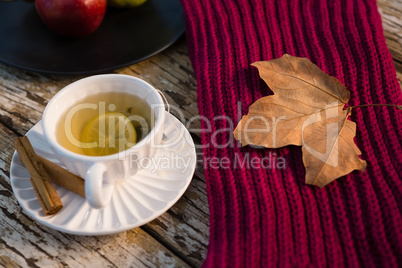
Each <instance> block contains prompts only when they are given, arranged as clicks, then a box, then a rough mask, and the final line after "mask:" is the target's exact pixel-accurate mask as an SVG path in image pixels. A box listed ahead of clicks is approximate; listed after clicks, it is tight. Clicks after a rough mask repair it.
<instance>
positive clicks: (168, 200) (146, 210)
mask: <svg viewBox="0 0 402 268" xmlns="http://www.w3.org/2000/svg"><path fill="white" fill-rule="evenodd" d="M166 118H167V120H166V123H165V130H164V139H163V141H162V145H163V147H162V148H161V149H159V150H158V151H157V153H156V154H155V155H154V156H153V159H156V161H154V162H152V161H149V162H147V161H144V162H143V163H142V166H143V167H144V169H142V170H140V171H139V172H138V173H137V174H136V175H135V176H133V177H132V178H130V179H127V180H125V181H123V182H122V183H120V184H118V185H116V187H115V189H114V193H113V197H112V201H111V203H110V204H109V205H108V206H107V207H105V208H103V209H93V208H91V207H90V206H89V204H88V202H87V201H86V200H85V198H83V197H81V196H79V195H77V194H75V193H73V192H70V191H68V190H66V189H64V188H62V187H60V186H58V185H55V187H56V191H57V193H58V194H59V195H60V198H61V201H62V203H63V206H64V207H63V209H62V210H61V211H59V212H58V213H57V214H56V215H53V216H45V214H44V213H43V212H42V209H41V207H40V205H39V202H38V199H37V197H36V195H35V192H34V189H33V188H32V185H31V182H30V175H29V173H28V171H27V170H26V169H25V167H24V166H23V164H22V163H21V161H20V158H19V155H18V154H17V153H16V152H15V153H14V156H13V159H12V161H11V168H10V179H11V186H12V188H13V191H14V194H15V196H16V198H17V200H18V202H19V204H20V205H21V207H22V208H23V209H24V210H25V212H26V213H27V214H28V215H30V216H31V217H32V218H34V219H35V220H36V221H38V222H40V223H42V224H44V225H46V226H48V227H50V228H53V229H56V230H59V231H62V232H66V233H70V234H75V235H106V234H113V233H118V232H123V231H126V230H129V229H132V228H135V227H138V226H140V225H143V224H146V223H148V222H150V221H152V220H153V219H155V218H156V217H158V216H160V215H161V214H162V213H164V212H165V211H167V210H168V209H169V208H170V207H172V206H173V205H174V204H175V203H176V202H177V200H179V198H180V197H181V196H182V195H183V194H184V192H185V190H186V189H187V187H188V185H189V184H190V181H191V179H192V176H193V174H194V170H195V166H196V161H197V159H196V153H195V146H194V142H193V140H192V138H191V136H190V134H189V132H188V131H187V129H186V128H185V127H184V126H183V124H181V122H180V121H179V120H177V119H176V118H175V117H174V116H172V115H170V114H167V117H166ZM26 135H27V136H28V138H29V139H30V141H31V143H32V146H33V147H34V149H35V151H36V153H37V154H39V155H41V156H43V157H45V158H47V159H49V160H50V161H53V162H55V163H56V164H60V163H59V162H58V161H57V160H56V159H55V157H54V156H53V153H52V151H51V150H50V148H49V146H48V145H47V143H46V140H44V136H43V132H42V125H41V122H39V123H37V124H36V125H35V126H34V127H33V128H32V129H31V130H29V131H28V133H27V134H26ZM157 159H160V160H159V163H158V162H157ZM175 159H176V160H175ZM180 159H181V160H180ZM151 160H152V159H151ZM187 164H188V165H187Z"/></svg>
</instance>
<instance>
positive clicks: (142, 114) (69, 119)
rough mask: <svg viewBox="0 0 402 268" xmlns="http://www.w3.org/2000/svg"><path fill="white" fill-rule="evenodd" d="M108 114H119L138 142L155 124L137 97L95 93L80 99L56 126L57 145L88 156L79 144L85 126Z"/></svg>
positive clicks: (147, 108) (142, 101)
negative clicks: (126, 121) (128, 121)
mask: <svg viewBox="0 0 402 268" xmlns="http://www.w3.org/2000/svg"><path fill="white" fill-rule="evenodd" d="M110 112H113V113H122V114H124V115H126V116H127V117H128V118H129V119H130V122H131V123H132V124H133V126H134V128H135V130H136V133H137V142H139V141H140V140H141V139H143V138H144V137H145V136H146V135H147V134H148V133H149V132H150V130H151V129H152V127H153V124H154V121H155V120H154V118H153V115H152V110H151V107H150V106H149V104H148V103H147V102H146V101H145V100H143V99H141V98H139V97H138V96H135V95H131V94H128V93H124V92H106V93H98V94H94V95H90V96H88V97H86V98H84V99H82V100H81V101H79V102H78V103H77V104H75V105H74V106H73V107H70V109H68V110H67V112H66V113H65V114H64V115H63V116H62V117H61V119H60V120H59V122H57V124H58V125H57V134H56V135H57V141H58V142H59V144H60V145H62V146H63V147H64V148H66V149H68V150H70V151H72V152H75V153H78V154H84V155H87V154H88V153H86V150H85V149H83V147H85V143H83V140H82V134H83V131H84V128H85V126H87V124H88V123H89V122H90V121H91V120H93V119H94V118H96V117H98V116H99V115H101V114H105V113H110ZM104 131H106V132H107V131H110V129H105V130H104ZM101 143H102V141H99V144H101Z"/></svg>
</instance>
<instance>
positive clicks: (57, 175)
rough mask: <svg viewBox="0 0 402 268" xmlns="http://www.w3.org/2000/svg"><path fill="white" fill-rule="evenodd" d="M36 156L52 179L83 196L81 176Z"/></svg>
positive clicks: (83, 185) (83, 186)
mask: <svg viewBox="0 0 402 268" xmlns="http://www.w3.org/2000/svg"><path fill="white" fill-rule="evenodd" d="M38 158H39V160H40V161H41V163H42V165H43V167H44V168H45V169H46V171H47V173H48V174H49V176H50V179H51V180H52V181H54V182H55V183H57V184H58V185H60V186H62V187H64V188H66V189H67V190H70V191H72V192H74V193H76V194H79V195H80V196H82V197H85V183H84V180H83V179H82V178H81V177H79V176H77V175H75V174H73V173H71V172H69V171H68V170H66V169H64V168H62V167H60V166H58V165H56V164H55V163H53V162H51V161H49V160H47V159H46V158H43V157H42V156H40V155H38Z"/></svg>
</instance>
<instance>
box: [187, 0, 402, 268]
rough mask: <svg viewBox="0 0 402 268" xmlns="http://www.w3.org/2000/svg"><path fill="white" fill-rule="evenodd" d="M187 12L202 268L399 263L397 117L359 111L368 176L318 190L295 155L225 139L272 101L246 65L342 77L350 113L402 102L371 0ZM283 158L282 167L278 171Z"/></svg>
mask: <svg viewBox="0 0 402 268" xmlns="http://www.w3.org/2000/svg"><path fill="white" fill-rule="evenodd" d="M182 4H183V7H184V11H185V16H186V23H187V41H188V48H189V52H190V57H191V61H192V65H193V68H194V71H195V74H196V78H197V83H198V108H199V111H200V115H201V116H202V118H203V120H201V125H202V128H203V132H202V134H201V136H202V143H203V144H204V149H203V158H204V167H205V177H206V183H207V191H208V199H209V207H210V241H209V248H208V254H207V258H206V261H205V262H204V266H205V267H272V266H279V267H295V266H296V267H306V266H309V267H342V266H352V267H356V266H361V267H375V266H377V267H397V266H399V267H401V266H402V214H401V212H402V177H401V174H402V145H401V142H400V141H402V112H401V111H399V110H397V109H396V108H388V107H364V108H356V109H354V110H353V112H352V116H351V120H353V121H354V122H356V123H357V134H356V138H355V141H356V144H357V146H358V147H359V148H360V149H361V151H362V155H361V157H362V159H364V160H366V161H367V164H368V166H367V170H366V171H365V172H364V173H361V172H359V171H354V172H352V173H351V174H349V175H347V176H344V177H342V178H340V179H338V180H336V181H335V182H333V183H331V184H329V185H327V186H326V187H324V188H323V189H319V188H317V187H315V186H310V185H305V183H304V177H305V169H304V166H303V163H302V155H301V148H300V147H297V146H287V147H285V148H281V149H275V150H273V149H261V148H252V147H250V146H246V147H240V146H239V145H238V143H237V142H236V141H233V135H232V133H231V131H232V130H233V128H234V127H235V126H236V124H237V122H238V121H239V118H241V116H242V115H244V114H246V113H247V111H248V107H249V106H250V105H251V104H252V103H253V102H254V101H256V100H257V99H258V98H260V97H263V96H266V95H269V94H272V93H271V91H270V90H269V88H268V87H267V86H266V85H265V83H264V82H263V81H262V80H261V79H260V78H259V76H258V72H257V70H256V68H254V67H251V66H250V64H251V63H253V62H255V61H262V60H271V59H275V58H279V57H281V56H282V55H283V54H284V53H288V54H290V55H293V56H299V57H307V58H308V59H309V60H311V61H312V62H313V63H314V64H316V65H318V67H319V68H321V69H322V70H323V71H324V72H326V73H327V74H329V75H332V76H335V77H336V78H338V79H339V80H340V81H341V82H342V83H343V84H344V85H345V86H346V87H347V89H348V90H350V91H351V98H350V101H349V104H350V105H359V104H369V103H394V104H402V94H401V90H400V87H399V84H398V81H397V79H396V74H395V69H394V66H393V62H392V58H391V55H390V53H389V51H388V49H387V46H386V44H385V38H384V36H383V30H382V26H381V18H380V15H379V13H378V10H377V6H376V1H375V0H327V1H324V0H322V1H320V0H315V1H314V0H308V1H304V0H280V1H279V0H278V1H274V0H182ZM229 119H230V120H229ZM230 121H233V124H231V123H230ZM217 130H220V131H219V132H216V131H217ZM217 145H219V146H217ZM258 159H271V160H266V162H265V163H258ZM280 159H282V160H283V159H284V160H285V166H283V165H282V166H280V165H277V164H276V163H273V162H274V161H275V160H276V161H277V162H278V161H279V160H280ZM254 160H255V162H257V163H253V162H252V161H254ZM269 161H270V163H271V166H269V165H268V164H269ZM225 163H226V164H225Z"/></svg>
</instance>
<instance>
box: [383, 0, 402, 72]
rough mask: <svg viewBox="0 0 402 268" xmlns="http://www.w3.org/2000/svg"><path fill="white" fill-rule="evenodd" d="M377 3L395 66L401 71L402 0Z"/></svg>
mask: <svg viewBox="0 0 402 268" xmlns="http://www.w3.org/2000/svg"><path fill="white" fill-rule="evenodd" d="M377 5H378V10H379V12H380V14H381V19H382V26H383V28H384V35H385V40H386V42H387V46H388V48H389V51H390V52H391V55H392V58H393V59H394V64H395V68H396V70H397V71H398V72H400V73H402V1H400V0H377Z"/></svg>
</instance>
